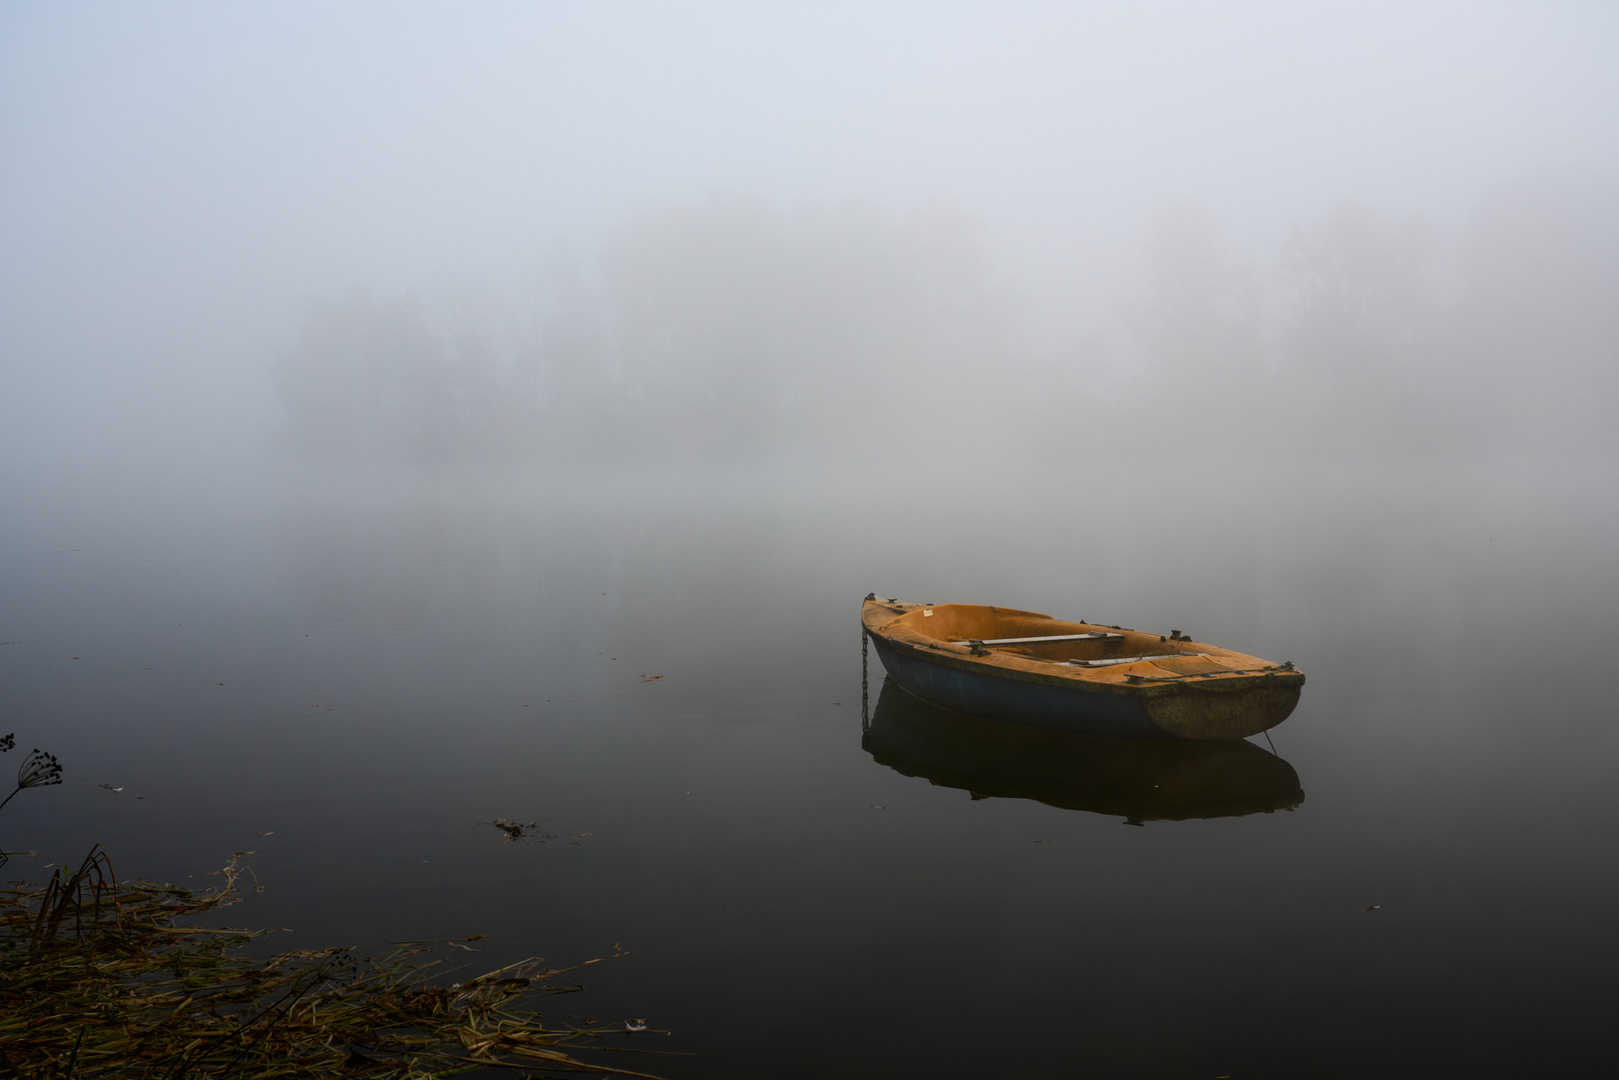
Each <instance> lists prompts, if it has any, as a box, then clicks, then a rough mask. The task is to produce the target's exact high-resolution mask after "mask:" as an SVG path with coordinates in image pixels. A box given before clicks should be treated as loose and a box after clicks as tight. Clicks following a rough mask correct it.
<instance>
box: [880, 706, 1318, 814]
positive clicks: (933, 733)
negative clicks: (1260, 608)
mask: <svg viewBox="0 0 1619 1080" xmlns="http://www.w3.org/2000/svg"><path fill="white" fill-rule="evenodd" d="M861 745H862V746H863V747H864V748H865V749H866V752H867V753H869V754H870V755H871V756H872V757H873V758H875V759H876V761H877V762H878V764H881V765H886V766H888V767H889V768H890V769H893V770H894V771H896V772H899V773H903V774H904V775H906V776H920V777H923V778H924V779H926V780H928V781H929V782H931V783H933V784H937V785H938V786H940V787H953V788H960V789H961V790H963V791H966V792H969V793H971V795H972V797H973V798H975V799H984V798H989V797H991V796H995V797H999V798H1006V799H1034V800H1036V801H1038V802H1043V803H1046V804H1048V805H1050V806H1056V807H1059V808H1061V809H1063V810H1089V811H1091V812H1092V813H1096V814H1108V815H1118V816H1120V817H1123V818H1125V819H1126V820H1127V821H1130V822H1143V821H1184V820H1186V819H1187V818H1215V817H1239V816H1241V815H1243V814H1258V813H1267V814H1268V813H1270V812H1271V811H1273V810H1286V809H1290V808H1292V807H1294V806H1297V805H1299V804H1300V803H1302V802H1303V801H1304V791H1303V789H1302V788H1300V787H1299V776H1298V773H1296V772H1294V771H1293V766H1291V765H1289V764H1288V763H1287V762H1285V761H1283V760H1282V759H1281V758H1279V757H1277V756H1276V755H1275V754H1272V753H1270V752H1269V751H1266V750H1264V749H1262V748H1260V747H1258V746H1255V745H1253V744H1252V743H1248V742H1243V741H1241V740H1232V741H1210V742H1167V741H1164V742H1157V741H1140V740H1118V739H1100V738H1096V737H1094V736H1089V735H1075V734H1070V733H1068V732H1062V731H1051V730H1048V729H1045V728H1035V727H1025V726H1022V725H1019V724H1007V723H1002V722H1000V721H998V720H982V719H979V718H978V717H974V716H966V715H964V714H962V713H957V712H950V711H949V710H946V709H941V708H938V707H937V706H934V705H930V704H928V703H927V702H925V701H922V700H920V699H919V698H915V697H912V696H911V695H910V694H908V693H906V692H905V691H904V690H902V689H900V688H899V686H898V684H896V683H895V682H894V681H893V680H892V679H884V680H883V686H882V690H881V692H880V693H879V694H878V697H877V707H876V709H875V710H874V711H873V713H872V717H871V723H870V724H869V725H868V726H867V728H866V731H865V735H864V737H863V738H862V740H861Z"/></svg>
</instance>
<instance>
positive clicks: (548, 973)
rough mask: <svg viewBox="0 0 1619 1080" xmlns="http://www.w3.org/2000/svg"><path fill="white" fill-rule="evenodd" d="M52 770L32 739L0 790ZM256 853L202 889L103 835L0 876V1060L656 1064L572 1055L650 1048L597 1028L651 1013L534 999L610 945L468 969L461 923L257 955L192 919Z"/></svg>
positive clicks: (568, 986)
mask: <svg viewBox="0 0 1619 1080" xmlns="http://www.w3.org/2000/svg"><path fill="white" fill-rule="evenodd" d="M14 745H15V738H14V736H12V735H6V736H4V737H0V753H4V752H7V751H9V750H11V749H12V747H13V746H14ZM61 772H62V769H61V765H60V764H59V763H58V762H57V760H56V758H55V757H53V756H52V755H50V754H46V753H43V752H41V751H39V750H34V751H33V752H32V753H31V754H30V755H29V756H28V758H27V759H26V760H25V761H24V762H23V764H22V766H21V767H20V768H19V769H18V771H17V787H16V790H14V791H12V792H11V794H10V795H8V796H6V799H5V801H6V802H9V801H10V800H11V798H12V797H14V796H15V795H16V794H17V792H19V791H22V790H24V789H25V788H31V787H46V786H51V785H55V784H60V783H61ZM3 805H4V803H0V806H3ZM29 854H32V853H31V852H30V853H29ZM250 854H252V853H251V852H237V853H236V854H235V855H233V856H231V858H230V861H229V862H227V863H226V864H225V865H224V866H223V867H221V868H220V869H219V870H216V871H214V872H213V874H212V875H211V876H213V877H218V878H219V879H220V882H219V884H217V885H215V886H213V887H211V888H206V889H201V890H197V889H189V888H185V887H183V886H178V885H172V884H163V885H159V884H157V883H155V882H151V881H146V880H136V881H120V880H119V879H118V875H117V874H116V873H115V872H114V870H113V866H112V860H111V859H110V858H109V857H108V855H107V852H106V850H105V849H104V848H102V847H101V845H99V844H97V845H96V846H95V847H93V848H91V849H90V853H89V854H88V855H86V856H85V858H84V861H83V862H82V863H81V864H80V865H79V868H78V869H77V870H76V871H74V872H72V873H69V872H68V869H67V868H66V867H65V866H64V867H61V868H59V869H58V870H57V871H56V873H55V874H54V875H53V876H52V877H51V878H50V880H49V881H47V882H46V883H45V884H44V885H43V886H37V885H31V884H29V883H26V882H21V881H11V882H7V883H6V884H5V886H4V887H3V888H0V1077H3V1078H14V1080H75V1078H77V1080H89V1078H92V1077H120V1078H127V1080H185V1078H187V1077H233V1078H238V1080H270V1078H272V1077H274V1078H292V1080H302V1078H311V1080H312V1078H319V1077H338V1076H342V1077H367V1078H376V1080H382V1078H400V1080H404V1078H412V1080H415V1078H421V1080H426V1078H429V1077H445V1076H456V1075H459V1074H462V1073H468V1072H473V1071H476V1070H481V1069H486V1068H498V1069H502V1070H506V1071H509V1072H511V1073H513V1074H515V1075H517V1076H522V1077H535V1078H538V1077H547V1076H561V1075H567V1074H573V1075H577V1074H580V1073H594V1074H597V1075H601V1076H631V1077H652V1076H653V1074H651V1073H646V1072H640V1071H637V1070H634V1069H630V1068H627V1067H618V1066H614V1065H610V1064H607V1063H605V1062H601V1061H588V1060H582V1059H580V1058H576V1057H574V1056H573V1053H576V1052H579V1051H581V1050H584V1051H590V1052H594V1053H614V1052H616V1053H629V1054H641V1053H649V1052H650V1051H646V1050H641V1049H639V1048H636V1047H630V1046H623V1045H606V1040H607V1038H608V1037H609V1036H613V1035H617V1036H621V1037H622V1036H626V1035H629V1034H632V1033H639V1032H646V1031H648V1028H647V1026H646V1023H645V1021H641V1020H635V1021H625V1022H624V1023H623V1024H622V1026H620V1025H616V1024H615V1025H609V1024H600V1025H598V1024H597V1023H596V1022H595V1021H594V1020H593V1019H592V1020H587V1021H586V1023H587V1025H588V1026H585V1027H571V1026H563V1027H547V1026H546V1022H545V1017H544V1016H542V1015H541V1014H540V1013H539V1012H537V1011H535V1009H534V1008H533V1004H534V1002H536V1001H537V1000H538V999H539V998H543V997H550V996H553V995H557V994H568V993H574V992H577V991H580V990H583V989H584V987H582V986H580V985H578V984H577V983H572V982H559V981H557V980H558V978H559V977H560V976H563V975H568V974H570V973H572V972H575V971H578V970H579V969H581V968H585V967H589V966H590V965H591V964H597V963H600V962H601V960H603V959H611V958H612V957H602V958H599V959H596V960H587V961H585V962H584V963H581V964H575V965H573V966H572V967H565V968H554V967H547V966H546V963H545V961H544V960H543V959H542V958H540V957H530V958H528V959H525V960H519V961H517V962H516V963H513V964H507V965H505V966H504V967H500V968H496V969H495V970H493V971H487V972H484V973H483V974H480V975H476V976H473V977H472V978H465V977H459V976H460V973H461V970H462V967H463V966H464V965H462V964H459V963H458V961H459V960H460V959H461V958H460V957H459V956H458V955H457V954H455V953H454V952H452V950H461V951H465V952H472V951H474V950H473V949H472V948H471V947H470V946H469V945H466V944H463V943H462V942H461V941H451V940H439V941H395V942H389V943H387V944H385V945H381V946H376V947H365V948H331V949H315V950H309V949H299V950H294V951H291V952H285V953H280V954H277V955H274V956H271V957H268V958H264V957H262V956H261V955H259V954H260V953H261V952H262V950H255V949H253V948H251V946H252V944H253V942H255V941H256V940H257V939H259V938H261V937H263V936H264V935H265V934H267V933H269V931H267V930H244V929H238V928H232V927H205V926H200V925H197V924H196V922H195V920H196V919H197V917H199V916H202V915H205V914H208V913H211V912H214V911H216V910H219V909H221V908H226V907H230V906H231V905H233V904H237V903H240V902H241V900H242V899H243V897H242V895H241V889H240V888H239V886H240V884H241V880H242V877H243V875H247V876H249V877H253V878H254V886H253V889H254V891H255V892H258V891H262V889H263V886H261V885H258V884H257V878H256V877H255V876H254V875H253V872H252V869H251V867H250V866H249V865H248V864H247V863H246V862H245V861H244V860H245V858H246V856H248V855H250ZM5 861H6V853H5V852H0V866H3V865H4V864H5ZM182 920H184V921H182ZM480 937H481V935H475V936H473V937H470V938H466V939H463V940H464V941H476V940H479V938H480ZM613 955H614V956H620V955H623V954H622V953H614V954H613ZM457 977H459V978H458V981H454V982H450V981H448V980H449V979H451V978H457Z"/></svg>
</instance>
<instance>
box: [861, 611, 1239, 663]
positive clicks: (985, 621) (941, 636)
mask: <svg viewBox="0 0 1619 1080" xmlns="http://www.w3.org/2000/svg"><path fill="white" fill-rule="evenodd" d="M890 625H893V626H905V627H909V628H910V629H912V630H914V631H916V632H917V633H919V634H924V635H926V636H927V637H931V638H935V639H937V640H939V641H966V640H968V639H969V638H977V639H978V640H980V641H994V640H996V639H999V638H1026V637H1054V636H1061V635H1065V634H1086V633H1091V632H1093V631H1103V632H1106V633H1110V634H1121V635H1123V636H1122V637H1115V638H1108V639H1106V640H1100V639H1098V640H1093V641H1057V642H1032V643H1028V644H1021V645H992V646H990V647H991V648H993V649H995V650H996V651H997V652H1007V653H1011V654H1013V655H1015V656H1027V657H1030V658H1032V659H1036V660H1052V661H1059V662H1060V661H1063V660H1107V659H1111V658H1112V657H1115V656H1173V655H1175V654H1176V653H1180V652H1200V653H1216V654H1218V653H1223V652H1225V651H1226V650H1224V649H1217V648H1215V647H1214V646H1211V645H1204V644H1202V643H1200V642H1191V641H1171V640H1169V639H1168V637H1167V635H1159V634H1147V633H1142V632H1140V631H1138V630H1122V629H1119V628H1117V627H1112V626H1104V625H1101V624H1099V623H1079V622H1064V621H1063V620H1061V619H1053V618H1052V617H1051V616H1050V615H1041V614H1039V613H1037V612H1033V611H1018V610H1016V609H1015V608H998V607H985V606H982V605H979V604H940V605H938V606H937V607H918V608H916V609H914V610H912V611H909V612H907V613H905V614H904V615H901V616H900V617H899V618H897V619H895V620H894V621H893V623H891V624H890Z"/></svg>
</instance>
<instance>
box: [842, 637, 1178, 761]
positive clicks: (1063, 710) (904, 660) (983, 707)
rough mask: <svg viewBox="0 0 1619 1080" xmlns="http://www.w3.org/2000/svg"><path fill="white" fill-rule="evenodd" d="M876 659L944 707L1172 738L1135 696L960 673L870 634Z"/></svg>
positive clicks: (1109, 733)
mask: <svg viewBox="0 0 1619 1080" xmlns="http://www.w3.org/2000/svg"><path fill="white" fill-rule="evenodd" d="M870 637H871V642H872V644H873V645H875V646H876V647H877V657H878V659H880V660H881V661H882V662H883V667H885V668H887V669H888V673H889V674H890V675H892V676H893V677H894V681H895V682H897V683H899V685H900V686H901V687H902V688H903V689H905V690H908V691H910V692H911V693H912V694H915V695H916V696H917V697H919V698H921V699H922V700H923V701H927V702H931V703H932V704H934V705H938V706H940V707H941V708H945V709H954V710H955V711H956V712H961V713H966V714H967V715H968V716H983V717H988V718H990V719H992V720H1010V721H1013V722H1015V723H1020V724H1031V725H1033V726H1035V727H1043V728H1051V729H1053V730H1055V731H1072V732H1077V733H1078V734H1081V735H1099V736H1102V737H1103V738H1109V739H1172V738H1174V737H1175V736H1173V735H1170V734H1168V733H1167V732H1165V731H1163V730H1162V729H1160V728H1159V727H1158V725H1157V724H1155V723H1153V721H1152V718H1151V717H1150V716H1149V715H1148V714H1147V710H1146V708H1145V706H1144V704H1143V702H1142V699H1141V698H1139V697H1136V696H1134V695H1127V694H1110V693H1105V692H1095V691H1087V690H1083V689H1079V688H1072V687H1067V686H1051V685H1048V684H1045V683H1036V682H1024V681H1022V680H1019V679H1009V678H1005V677H1003V676H1001V675H997V674H989V673H982V674H981V673H979V672H977V671H963V670H962V669H961V668H959V667H950V666H946V665H944V664H938V663H932V662H930V661H928V660H925V659H921V658H918V657H916V656H914V655H912V654H911V653H910V652H909V651H906V652H901V651H900V650H898V649H895V648H894V647H892V646H891V645H889V644H888V643H887V642H886V641H884V640H883V639H882V638H881V637H880V636H878V635H876V634H872V635H870Z"/></svg>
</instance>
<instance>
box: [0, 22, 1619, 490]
mask: <svg viewBox="0 0 1619 1080" xmlns="http://www.w3.org/2000/svg"><path fill="white" fill-rule="evenodd" d="M1615 55H1619V8H1615V7H1613V6H1611V5H1608V4H1601V3H1518V4H1512V3H1409V2H1407V3H1365V2H1359V3H1354V4H1337V5H1324V4H1297V3H1293V4H1284V3H1230V2H1226V3H1217V4H1216V3H1203V4H1200V3H1140V4H1079V3H1070V4H1055V3H1053V4H1006V3H998V4H946V3H936V2H930V3H925V4H924V3H911V4H870V3H862V4H848V5H835V4H826V3H817V4H795V5H782V4H748V3H730V4H704V3H673V4H657V3H647V4H622V3H598V4H577V5H574V4H560V3H558V4H541V3H512V4H499V3H479V4H449V3H435V4H405V3H351V4H324V3H301V4H300V3H276V4H233V5H218V4H159V3H143V4H74V3H48V4H47V3H32V4H23V3H20V4H10V5H6V6H5V7H4V8H3V9H0V140H3V143H0V338H3V349H4V353H3V363H4V365H5V376H6V382H7V384H8V387H9V390H8V393H7V395H6V396H7V400H6V402H5V404H4V406H0V420H3V421H4V424H5V427H6V428H7V435H6V437H5V438H4V444H5V446H6V447H7V448H8V453H10V454H11V455H12V457H13V460H18V459H19V456H20V458H21V459H27V458H29V457H30V454H31V453H32V451H31V450H30V449H29V447H30V445H32V444H34V443H37V441H38V440H39V439H41V438H42V437H43V436H46V435H50V434H53V433H60V432H62V431H66V430H73V431H77V432H79V433H81V434H83V433H85V432H89V431H91V430H93V429H97V428H98V424H99V421H98V419H97V418H100V420H107V419H108V418H110V417H112V416H114V415H115V414H116V415H122V414H123V412H125V411H127V410H130V409H140V410H144V412H145V416H146V421H145V424H146V426H145V427H144V428H143V427H142V426H141V425H136V426H134V427H128V426H123V427H120V428H119V430H121V431H125V432H126V433H138V432H140V431H143V430H145V431H153V430H154V429H162V428H170V429H174V430H183V431H201V430H204V428H206V424H205V423H203V421H200V420H198V419H197V417H198V416H199V415H201V414H208V415H211V416H214V417H215V418H217V417H218V416H219V415H221V414H222V413H234V412H236V411H238V410H247V413H248V414H250V413H252V410H253V409H254V408H255V407H256V406H255V405H254V404H253V402H254V400H255V395H256V394H257V393H258V391H259V389H260V388H261V374H260V373H261V371H262V368H263V366H264V364H265V361H266V358H267V357H268V356H271V355H273V354H275V353H276V352H277V350H284V349H285V348H286V347H287V342H288V341H289V340H290V339H291V336H292V333H293V331H292V326H293V323H294V320H295V313H296V311H297V309H298V305H299V304H300V303H304V302H306V301H307V300H308V299H309V298H310V297H318V296H321V295H326V294H329V293H331V292H333V291H335V290H341V289H343V288H347V287H351V286H355V285H360V286H365V287H369V288H374V289H380V290H383V291H385V292H387V291H394V290H401V289H405V288H423V289H428V290H432V289H435V288H438V289H445V288H458V287H462V286H463V285H464V284H465V283H467V282H471V283H473V284H474V285H479V284H485V283H490V282H503V281H507V280H514V279H518V278H521V277H523V276H524V275H526V274H532V273H534V272H536V268H541V267H544V266H545V265H547V264H548V262H549V261H551V260H554V259H555V258H557V257H558V253H559V252H564V251H566V252H574V253H576V254H578V255H579V256H580V257H582V258H584V259H586V260H588V259H589V258H591V257H593V253H594V252H595V251H596V249H597V247H598V246H599V245H600V244H601V242H602V241H603V238H604V237H605V236H607V235H608V234H609V233H611V231H612V230H613V229H615V228H616V227H618V226H619V225H620V224H621V223H622V222H623V221H625V220H626V219H629V218H631V217H633V216H634V215H636V214H638V213H642V212H644V211H645V210H647V209H648V208H651V207H656V206H659V205H663V204H668V203H671V202H678V201H681V200H690V199H697V198H702V197H705V196H707V195H709V194H712V193H715V192H722V193H735V194H740V195H744V196H748V197H756V198H761V199H766V200H778V201H783V202H787V203H792V202H807V203H816V204H839V203H845V202H849V201H856V202H862V203H868V204H872V205H875V206H876V207H878V208H880V209H882V210H885V211H889V212H893V213H897V214H903V213H906V212H911V211H914V210H917V209H919V208H922V209H925V208H929V207H938V206H944V207H948V208H951V209H952V210H953V211H957V212H962V213H965V214H968V215H970V216H972V217H973V218H974V219H976V220H977V221H978V222H980V223H981V227H982V230H983V233H984V235H985V237H986V242H987V243H988V245H989V247H990V248H991V249H992V250H993V251H994V252H996V253H997V256H998V257H999V258H1000V259H1001V260H1002V264H1003V267H1004V269H1005V272H1006V274H1007V275H1008V276H1009V277H1010V278H1011V279H1013V280H1015V282H1016V283H1017V286H1018V289H1019V291H1020V294H1021V295H1022V296H1023V297H1024V304H1025V308H1026V310H1027V312H1028V313H1029V317H1030V319H1031V320H1032V321H1033V322H1034V323H1036V324H1039V323H1041V322H1042V320H1044V322H1045V323H1046V324H1050V325H1057V324H1064V325H1066V323H1065V320H1067V321H1068V322H1071V321H1073V319H1074V318H1075V316H1074V315H1073V313H1074V312H1081V313H1083V314H1084V316H1085V317H1086V318H1095V319H1103V318H1108V317H1111V313H1112V312H1113V310H1114V307H1115V305H1116V304H1117V303H1118V300H1119V298H1120V296H1121V295H1122V294H1124V293H1125V292H1127V291H1128V290H1127V289H1124V288H1123V287H1122V286H1121V284H1120V279H1121V277H1123V276H1126V275H1127V273H1129V272H1134V265H1133V264H1132V260H1136V261H1137V262H1138V261H1139V258H1138V254H1139V251H1138V249H1139V246H1140V241H1141V237H1142V235H1143V232H1144V230H1145V229H1146V227H1147V223H1148V222H1149V221H1150V220H1151V219H1152V217H1153V215H1154V214H1155V213H1156V212H1158V211H1159V210H1160V209H1161V208H1162V207H1163V206H1165V205H1172V204H1176V203H1180V202H1184V201H1186V200H1196V201H1198V202H1201V203H1203V204H1205V205H1207V206H1208V207H1210V208H1211V209H1212V211H1213V213H1214V214H1215V215H1216V216H1217V217H1218V218H1219V219H1220V220H1221V221H1222V222H1223V224H1224V227H1225V228H1226V229H1228V230H1229V232H1230V234H1231V235H1232V236H1233V237H1234V238H1235V240H1236V243H1237V244H1238V245H1239V246H1241V245H1244V244H1247V245H1252V246H1254V247H1256V248H1267V249H1272V248H1274V247H1275V246H1276V244H1277V243H1279V242H1280V239H1281V238H1282V237H1283V236H1284V235H1285V234H1286V232H1287V230H1288V229H1289V228H1290V227H1291V226H1292V225H1293V224H1294V223H1295V222H1297V221H1298V220H1300V219H1302V218H1306V217H1309V216H1310V215H1313V214H1319V213H1321V212H1322V211H1323V210H1324V209H1326V208H1327V207H1329V206H1330V205H1332V204H1333V203H1334V202H1335V201H1337V200H1341V199H1344V198H1353V199H1358V200H1364V201H1366V202H1368V203H1371V204H1374V205H1376V206H1380V207H1384V208H1388V209H1389V210H1391V211H1395V212H1410V213H1415V214H1420V215H1423V216H1424V217H1426V218H1427V219H1429V220H1432V221H1435V222H1438V223H1439V224H1440V225H1444V224H1446V223H1448V222H1450V221H1453V220H1455V219H1457V218H1458V217H1460V216H1461V215H1464V214H1465V213H1467V212H1468V211H1469V210H1470V209H1471V208H1472V207H1473V206H1475V205H1476V204H1477V202H1478V201H1479V200H1480V199H1481V198H1483V197H1484V196H1485V194H1486V193H1487V192H1489V191H1490V190H1491V189H1492V188H1493V187H1495V186H1497V185H1501V184H1503V183H1510V182H1512V181H1514V180H1517V179H1520V178H1523V177H1526V176H1533V175H1537V174H1542V173H1559V174H1577V175H1582V176H1594V177H1597V178H1599V179H1600V180H1602V181H1603V182H1607V183H1611V182H1612V181H1613V178H1614V176H1615V175H1619V137H1616V135H1615V133H1616V132H1619V64H1615V63H1614V62H1613V58H1614V56H1615ZM244 415H245V414H244ZM199 423H203V427H198V426H196V425H197V424H199ZM114 426H116V425H114ZM136 437H139V436H138V435H137V436H136ZM153 437H154V438H158V437H159V436H158V435H157V434H155V433H154V434H153Z"/></svg>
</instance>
